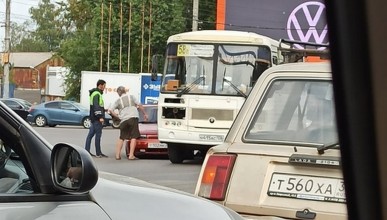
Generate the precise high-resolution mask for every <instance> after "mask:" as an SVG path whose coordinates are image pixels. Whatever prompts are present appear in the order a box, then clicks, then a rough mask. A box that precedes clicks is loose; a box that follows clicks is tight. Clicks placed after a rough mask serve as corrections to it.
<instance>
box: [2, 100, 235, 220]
mask: <svg viewBox="0 0 387 220" xmlns="http://www.w3.org/2000/svg"><path fill="white" fill-rule="evenodd" d="M104 176H106V177H108V176H109V175H108V174H104ZM109 179H115V181H111V180H107V179H104V178H101V177H100V176H99V172H98V170H97V168H96V165H95V163H94V161H93V159H92V157H91V156H90V155H89V154H88V153H87V152H86V151H85V150H84V149H83V148H80V147H78V146H73V145H71V144H66V143H59V144H56V145H55V146H51V145H50V144H49V143H48V142H47V141H46V140H44V139H43V138H42V136H40V135H39V134H38V133H37V132H35V131H34V129H33V128H32V127H31V126H30V125H29V124H28V123H27V122H26V121H24V120H23V119H22V118H21V117H20V116H18V115H17V114H16V113H15V112H13V111H12V110H11V109H10V108H8V107H7V106H6V105H4V104H3V103H1V102H0V210H1V217H0V218H1V219H39V220H43V219H50V220H51V219H66V220H67V219H93V220H97V219H136V220H140V219H147V220H148V219H179V220H180V219H195V220H197V219H211V220H213V219H219V220H224V219H242V218H241V217H240V216H239V215H238V214H236V213H235V212H234V211H232V210H230V209H228V208H225V207H222V206H220V205H218V204H216V203H213V202H211V201H209V200H205V199H202V198H199V197H196V196H194V195H191V194H187V193H183V192H179V191H176V190H172V189H168V188H165V187H160V186H155V185H151V184H147V183H144V182H141V181H136V180H134V179H131V178H128V177H119V178H109Z"/></svg>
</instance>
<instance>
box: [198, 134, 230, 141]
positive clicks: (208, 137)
mask: <svg viewBox="0 0 387 220" xmlns="http://www.w3.org/2000/svg"><path fill="white" fill-rule="evenodd" d="M199 138H200V140H204V141H223V138H224V137H223V135H208V134H199Z"/></svg>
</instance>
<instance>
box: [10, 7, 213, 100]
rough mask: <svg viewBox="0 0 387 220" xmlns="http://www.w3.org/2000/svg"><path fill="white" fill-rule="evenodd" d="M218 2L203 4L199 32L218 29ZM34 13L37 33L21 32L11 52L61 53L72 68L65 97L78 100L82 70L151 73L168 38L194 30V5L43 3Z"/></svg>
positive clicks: (33, 10)
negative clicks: (155, 58)
mask: <svg viewBox="0 0 387 220" xmlns="http://www.w3.org/2000/svg"><path fill="white" fill-rule="evenodd" d="M215 2H216V1H214V0H201V1H200V6H199V20H200V21H199V29H214V28H215V24H214V20H215ZM121 5H122V6H121ZM110 9H111V11H110ZM121 10H122V17H121ZM201 11H203V13H202V14H201ZM30 13H31V17H32V20H33V21H34V22H35V25H36V30H35V31H33V32H27V33H23V32H22V28H19V29H18V30H17V32H20V33H22V34H24V35H22V36H20V37H18V38H17V39H18V40H17V41H15V43H14V45H13V48H14V49H17V50H22V49H23V48H25V49H27V50H30V49H33V48H34V49H35V50H36V51H44V50H47V51H56V52H58V54H59V55H60V56H61V57H62V58H63V59H64V60H65V63H66V66H68V67H69V68H70V75H69V77H68V79H66V87H67V94H66V96H67V98H74V99H76V100H79V93H80V92H79V91H80V83H81V82H80V79H81V71H84V70H85V71H109V72H131V73H139V72H141V71H142V72H148V71H149V69H150V58H151V57H152V55H154V54H164V49H165V45H166V41H167V38H168V36H170V35H172V34H176V33H180V32H185V31H190V30H191V28H192V1H181V0H169V1H165V0H100V1H95V0H62V1H56V2H55V3H51V2H50V0H42V1H41V2H40V3H39V7H38V8H31V9H30ZM109 15H110V16H109ZM109 17H110V19H109ZM109 21H110V22H109ZM15 30H16V29H15ZM15 36H16V35H15ZM27 45H32V46H31V48H28V47H27Z"/></svg>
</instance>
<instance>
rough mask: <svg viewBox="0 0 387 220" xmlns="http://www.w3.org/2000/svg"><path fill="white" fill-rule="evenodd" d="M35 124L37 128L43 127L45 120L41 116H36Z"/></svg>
mask: <svg viewBox="0 0 387 220" xmlns="http://www.w3.org/2000/svg"><path fill="white" fill-rule="evenodd" d="M35 124H36V126H38V127H44V126H46V124H47V119H46V117H44V116H43V115H38V116H36V118H35Z"/></svg>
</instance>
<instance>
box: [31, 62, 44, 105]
mask: <svg viewBox="0 0 387 220" xmlns="http://www.w3.org/2000/svg"><path fill="white" fill-rule="evenodd" d="M30 69H33V70H36V71H38V89H39V103H41V102H42V87H41V86H40V71H39V70H38V69H36V68H35V67H33V66H30Z"/></svg>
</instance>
